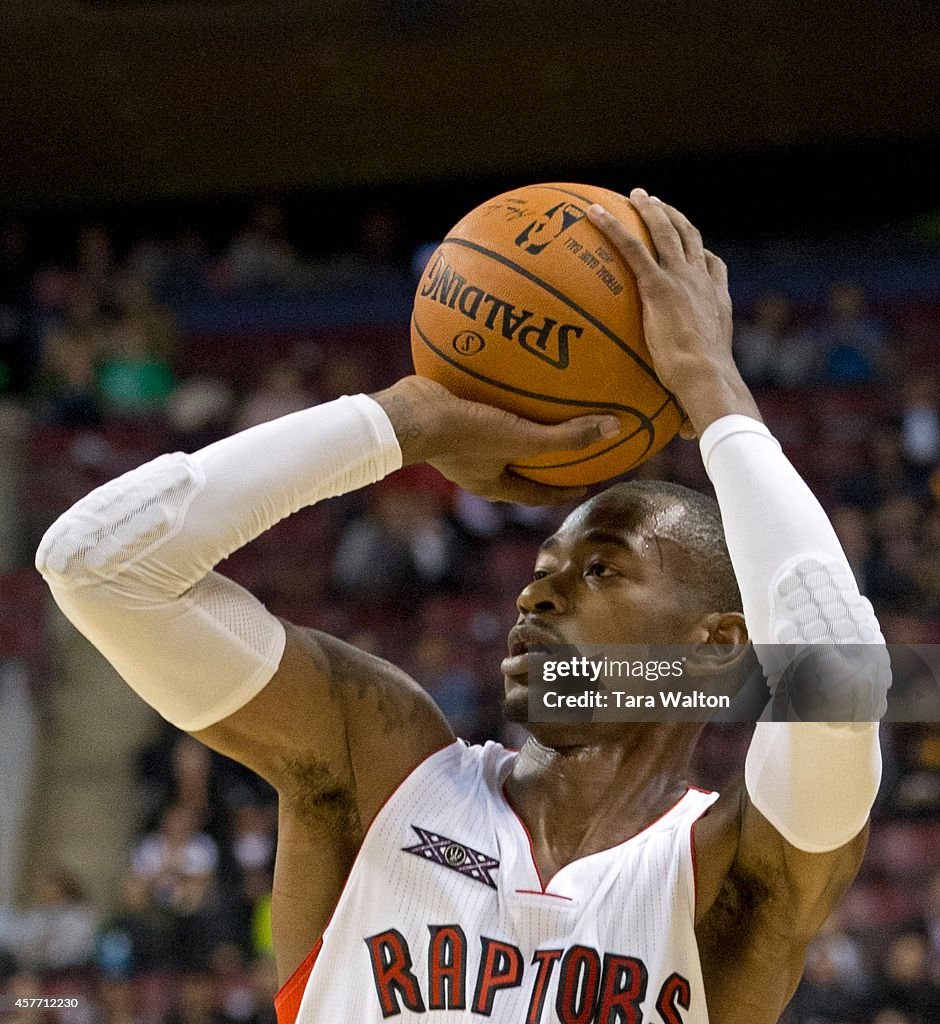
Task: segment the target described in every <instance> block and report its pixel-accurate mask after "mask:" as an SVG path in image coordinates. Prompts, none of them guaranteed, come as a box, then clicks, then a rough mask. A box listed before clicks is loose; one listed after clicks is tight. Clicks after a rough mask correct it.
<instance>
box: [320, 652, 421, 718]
mask: <svg viewBox="0 0 940 1024" xmlns="http://www.w3.org/2000/svg"><path fill="white" fill-rule="evenodd" d="M316 639H317V642H318V646H319V649H320V651H321V652H322V654H323V658H324V664H323V665H322V671H323V672H324V674H325V675H326V677H327V680H328V682H329V693H330V699H331V700H335V701H337V702H339V703H343V704H345V703H347V702H348V701H350V700H354V701H364V700H366V699H368V698H369V697H371V698H372V699H373V700H374V701H375V703H376V711H377V722H381V725H382V730H383V733H384V735H386V736H387V735H389V734H392V733H400V732H403V731H405V730H406V729H408V728H410V727H413V726H416V725H418V724H420V722H421V719H422V717H423V715H425V714H426V713H427V707H428V697H427V696H426V695H425V694H424V692H423V691H422V690H420V689H419V687H418V686H417V684H415V683H414V682H413V681H412V680H411V679H409V678H408V677H407V676H406V675H405V673H404V672H400V671H399V670H398V669H396V668H394V667H393V666H392V665H389V664H388V663H387V662H383V661H382V660H381V659H379V658H376V657H375V656H374V655H371V654H365V653H363V652H362V651H356V650H355V649H352V648H349V647H348V646H347V645H346V644H343V643H342V642H341V641H337V640H335V639H334V638H333V637H330V636H327V635H325V634H322V633H318V634H317V635H316ZM364 661H365V662H366V663H365V664H364V663H363V662H364ZM396 676H397V677H398V678H396Z"/></svg>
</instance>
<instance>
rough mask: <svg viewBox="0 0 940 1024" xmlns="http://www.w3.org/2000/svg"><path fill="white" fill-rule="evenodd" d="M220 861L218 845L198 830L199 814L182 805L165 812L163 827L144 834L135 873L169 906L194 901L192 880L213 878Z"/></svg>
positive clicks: (135, 859) (159, 902)
mask: <svg viewBox="0 0 940 1024" xmlns="http://www.w3.org/2000/svg"><path fill="white" fill-rule="evenodd" d="M218 863H219V848H218V846H217V845H216V843H215V842H214V840H212V839H210V838H209V836H208V835H206V834H205V833H204V832H200V831H198V829H197V827H196V815H195V813H194V812H193V810H192V809H191V808H189V807H186V806H184V805H182V804H173V805H172V806H170V807H168V808H167V809H166V811H164V813H163V817H162V819H161V821H160V827H159V829H158V830H157V831H156V832H151V833H150V834H148V835H146V836H144V838H143V839H142V840H141V841H140V843H139V844H138V846H137V849H136V850H135V851H134V854H133V857H132V864H133V871H134V874H135V875H136V876H137V877H139V878H143V879H145V880H146V881H147V882H148V883H149V885H150V892H151V894H152V896H153V898H154V900H155V901H156V902H157V904H158V905H160V906H163V907H168V908H174V907H176V906H178V905H180V904H181V903H185V902H191V901H192V899H193V893H194V887H193V886H192V884H191V880H192V879H194V878H195V879H197V880H200V881H202V880H209V881H211V879H212V877H213V875H214V874H215V871H216V868H217V867H218Z"/></svg>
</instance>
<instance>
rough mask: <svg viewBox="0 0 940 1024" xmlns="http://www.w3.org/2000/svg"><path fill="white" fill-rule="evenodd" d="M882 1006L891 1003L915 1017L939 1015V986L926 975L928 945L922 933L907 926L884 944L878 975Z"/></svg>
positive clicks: (932, 1018) (921, 1019)
mask: <svg viewBox="0 0 940 1024" xmlns="http://www.w3.org/2000/svg"><path fill="white" fill-rule="evenodd" d="M878 984H879V986H880V989H881V991H880V998H879V999H878V1003H879V1004H880V1005H882V1006H884V1005H888V1006H894V1007H897V1008H898V1009H900V1010H901V1011H902V1012H905V1013H909V1014H910V1015H911V1016H912V1017H914V1019H915V1020H917V1021H924V1022H927V1021H936V1020H938V1019H940V987H938V986H937V985H936V984H935V983H934V981H933V979H932V978H931V976H930V947H929V944H928V940H927V936H926V934H925V933H924V932H923V931H921V930H919V929H907V930H906V931H903V932H901V933H900V934H899V935H896V936H895V938H894V939H893V941H892V942H891V945H890V947H889V948H888V955H887V958H886V959H885V961H884V967H883V971H882V974H881V976H880V977H879V979H878Z"/></svg>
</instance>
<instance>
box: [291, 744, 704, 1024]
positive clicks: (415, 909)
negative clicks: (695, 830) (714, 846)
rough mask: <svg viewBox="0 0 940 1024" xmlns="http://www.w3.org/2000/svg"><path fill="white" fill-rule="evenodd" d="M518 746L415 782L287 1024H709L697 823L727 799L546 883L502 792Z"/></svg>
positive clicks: (664, 821) (453, 749)
mask: <svg viewBox="0 0 940 1024" xmlns="http://www.w3.org/2000/svg"><path fill="white" fill-rule="evenodd" d="M514 756H515V754H514V753H513V752H511V751H508V750H506V749H504V748H503V747H501V746H500V745H499V744H496V743H487V744H486V746H484V747H470V746H467V745H466V744H465V743H463V742H460V741H458V742H455V743H452V744H451V745H450V746H448V747H445V748H444V749H443V750H440V751H438V752H437V753H436V754H433V755H432V756H431V757H429V758H428V759H427V760H426V761H424V762H423V763H422V764H421V765H420V766H419V767H418V768H416V769H415V771H414V772H412V774H411V775H410V776H409V777H408V778H407V779H406V780H405V781H404V782H403V783H402V785H401V786H400V787H399V788H398V790H397V791H396V792H395V793H394V794H393V795H392V797H391V798H390V799H389V801H388V803H386V805H385V806H384V807H383V808H382V810H381V811H380V812H379V814H378V815H377V816H376V818H375V821H374V822H373V823H372V826H371V827H370V829H369V831H368V833H367V834H366V837H365V840H364V841H363V844H362V848H361V850H360V852H359V855H358V857H357V858H356V862H355V864H354V865H353V869H352V871H351V872H350V875H349V879H348V880H347V883H346V886H345V888H344V890H343V893H342V896H341V897H340V900H339V903H338V904H337V906H336V910H335V912H334V914H333V917H332V919H331V920H330V923H329V924H328V925H327V928H326V930H325V931H324V933H323V937H322V939H321V940H320V941H319V942H318V943H317V946H316V948H315V949H314V950H313V951H312V952H311V954H310V956H309V957H307V959H306V960H305V961H304V963H303V964H301V966H300V967H299V968H298V969H297V971H296V972H295V974H294V976H293V977H292V978H291V979H290V980H289V981H288V982H287V984H286V985H285V986H284V987H283V988H282V989H281V991H280V993H278V997H277V1000H276V1002H277V1010H278V1020H279V1024H323V1022H325V1021H329V1022H331V1024H332V1022H343V1024H347V1022H348V1024H353V1022H355V1024H372V1022H378V1021H383V1020H394V1021H402V1022H410V1021H415V1022H418V1021H422V1022H425V1024H450V1022H457V1021H471V1020H478V1019H481V1018H488V1019H490V1020H492V1021H497V1022H501V1024H550V1022H551V1024H555V1022H560V1024H707V1021H708V1015H707V1011H706V1008H705V995H704V991H703V987H702V974H701V968H700V965H699V959H698V946H697V944H696V940H695V933H694V929H693V925H694V920H695V873H694V859H693V851H692V825H693V824H694V822H695V821H696V819H697V818H699V817H700V816H701V815H702V814H703V813H704V812H705V810H706V809H707V808H708V807H709V806H710V805H711V804H712V803H713V802H714V800H716V799H717V794H715V793H705V792H702V791H701V790H697V789H690V790H689V791H688V792H687V793H686V794H685V796H684V797H683V798H682V799H681V800H679V802H678V803H676V804H675V805H674V806H673V807H672V808H671V809H670V810H669V811H667V812H666V814H664V815H663V816H662V817H661V818H660V819H659V820H658V821H656V822H654V823H653V824H652V825H650V826H649V827H648V828H647V829H645V830H644V831H643V832H641V833H640V834H639V835H636V836H634V837H633V838H631V839H629V840H627V841H626V842H624V843H621V844H620V845H619V846H615V847H613V848H611V849H609V850H603V851H601V852H600V853H595V854H591V855H590V856H587V857H583V858H581V859H579V860H576V861H574V862H573V863H571V864H568V865H567V866H566V867H564V868H562V869H561V871H559V872H558V873H557V874H556V875H555V876H554V877H553V878H551V879H547V880H543V879H541V878H540V877H539V874H538V871H537V869H536V866H535V862H534V860H533V858H532V846H531V842H530V840H529V836H528V833H527V832H526V829H525V826H524V825H523V823H522V822H521V820H520V819H519V818H518V817H517V816H516V814H515V813H514V811H513V809H512V807H511V806H510V805H509V803H508V801H507V799H506V797H505V794H504V791H503V782H504V780H505V779H506V776H507V775H508V773H509V771H510V769H511V767H512V759H513V757H514Z"/></svg>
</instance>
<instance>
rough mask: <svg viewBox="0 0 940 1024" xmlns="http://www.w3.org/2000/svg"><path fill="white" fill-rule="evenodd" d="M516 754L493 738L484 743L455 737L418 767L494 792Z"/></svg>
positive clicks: (503, 779) (500, 784) (500, 783)
mask: <svg viewBox="0 0 940 1024" xmlns="http://www.w3.org/2000/svg"><path fill="white" fill-rule="evenodd" d="M515 756H516V751H515V750H510V749H508V748H507V747H504V746H503V745H502V743H498V742H496V741H495V740H487V741H486V742H485V743H471V742H469V741H468V740H464V739H457V740H454V742H453V743H450V744H448V745H447V746H446V747H444V748H443V749H442V750H440V751H438V752H437V753H436V754H435V755H433V756H432V757H429V758H427V759H426V761H425V762H424V763H423V765H421V766H419V769H418V770H421V769H425V770H426V771H428V772H431V773H434V772H440V773H445V774H447V775H450V776H453V777H454V778H456V779H459V780H463V782H464V783H466V784H469V783H470V782H471V781H473V782H475V783H476V784H478V785H481V786H483V787H484V788H486V789H487V790H490V791H492V792H496V791H498V790H499V789H500V787H501V786H502V784H503V782H504V781H505V778H506V775H507V774H508V771H509V768H510V767H511V765H512V761H513V758H514V757H515Z"/></svg>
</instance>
